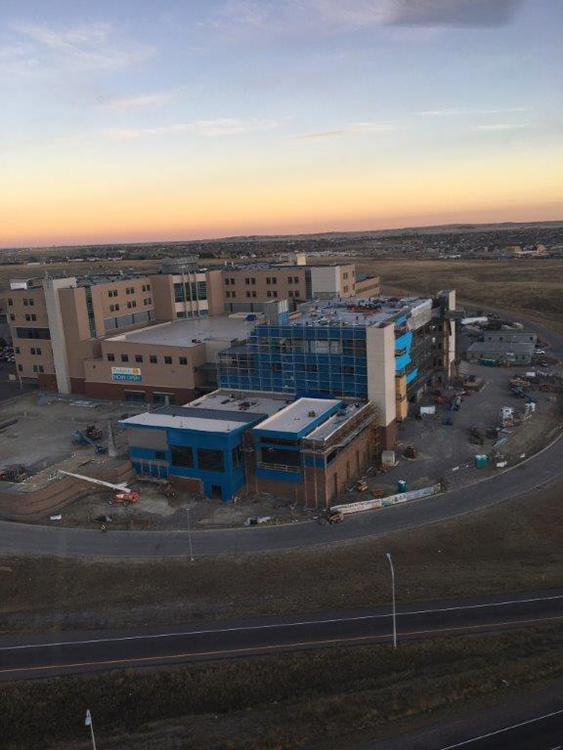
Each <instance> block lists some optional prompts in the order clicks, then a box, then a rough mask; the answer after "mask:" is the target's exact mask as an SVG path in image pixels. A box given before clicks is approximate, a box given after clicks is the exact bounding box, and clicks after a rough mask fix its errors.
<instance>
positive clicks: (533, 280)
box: [358, 260, 563, 331]
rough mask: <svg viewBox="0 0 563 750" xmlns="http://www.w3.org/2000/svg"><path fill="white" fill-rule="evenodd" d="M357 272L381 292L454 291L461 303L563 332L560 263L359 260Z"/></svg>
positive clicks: (562, 278)
mask: <svg viewBox="0 0 563 750" xmlns="http://www.w3.org/2000/svg"><path fill="white" fill-rule="evenodd" d="M358 269H359V270H360V271H362V272H364V273H377V274H379V275H380V276H381V278H382V283H383V287H384V289H385V288H387V289H389V290H391V289H392V290H394V291H395V290H401V291H405V292H409V291H416V292H423V293H432V292H436V291H437V290H439V289H448V288H451V289H456V290H457V293H458V298H460V299H462V300H468V301H471V302H474V303H476V304H478V305H483V306H484V307H488V306H490V307H496V308H500V309H506V310H513V311H515V312H517V313H521V314H523V315H526V316H527V317H529V318H534V319H537V320H538V322H540V323H544V324H546V325H550V326H551V327H553V328H557V329H558V330H560V331H563V261H560V260H538V261H511V262H498V261H439V260H428V261H424V260H372V261H368V260H359V261H358Z"/></svg>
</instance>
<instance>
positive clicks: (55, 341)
mask: <svg viewBox="0 0 563 750" xmlns="http://www.w3.org/2000/svg"><path fill="white" fill-rule="evenodd" d="M74 287H76V279H75V278H72V277H71V278H68V279H45V280H44V281H43V290H44V293H45V307H46V308H47V319H48V321H49V331H50V332H51V348H52V350H53V363H54V365H55V376H56V378H57V390H58V391H59V393H70V375H69V370H68V354H67V350H66V340H65V334H64V329H63V319H62V315H61V305H60V301H59V289H68V288H74Z"/></svg>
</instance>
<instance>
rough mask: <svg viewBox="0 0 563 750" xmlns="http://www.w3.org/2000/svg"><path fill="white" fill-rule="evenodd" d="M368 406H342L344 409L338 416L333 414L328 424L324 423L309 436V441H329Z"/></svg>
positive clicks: (356, 404)
mask: <svg viewBox="0 0 563 750" xmlns="http://www.w3.org/2000/svg"><path fill="white" fill-rule="evenodd" d="M367 405H368V404H367V403H365V402H362V403H354V404H342V408H341V409H340V410H339V411H338V412H337V413H336V414H333V416H332V417H329V418H328V419H327V420H326V422H323V423H322V424H321V425H319V426H318V427H316V428H315V429H314V430H313V431H312V432H310V433H309V434H308V435H307V440H328V438H329V437H330V436H331V435H332V434H333V433H335V432H336V431H337V430H339V429H340V428H341V427H342V426H343V425H344V424H345V423H346V422H348V421H349V420H350V419H352V417H355V416H356V414H357V413H358V412H359V411H361V410H362V409H365V407H366V406H367Z"/></svg>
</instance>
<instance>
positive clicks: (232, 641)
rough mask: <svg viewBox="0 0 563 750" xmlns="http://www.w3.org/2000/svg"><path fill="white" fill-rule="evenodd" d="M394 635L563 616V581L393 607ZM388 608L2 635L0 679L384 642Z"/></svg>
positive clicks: (483, 628)
mask: <svg viewBox="0 0 563 750" xmlns="http://www.w3.org/2000/svg"><path fill="white" fill-rule="evenodd" d="M396 621H397V634H398V640H399V641H403V640H405V639H407V638H408V639H412V638H428V637H431V636H447V635H459V634H463V633H470V634H478V633H483V632H488V631H500V630H506V629H508V628H513V627H525V626H528V625H540V624H542V623H543V624H546V623H556V622H562V621H563V589H560V590H556V591H550V592H541V593H537V594H529V595H527V596H524V595H523V596H519V597H512V598H510V599H505V600H502V599H500V600H499V599H494V598H492V597H486V598H481V599H473V600H462V601H445V602H431V603H428V604H424V603H423V604H413V605H408V606H405V607H400V608H399V609H398V610H397V618H396ZM392 632H393V617H392V614H391V611H390V608H389V607H387V608H385V609H384V608H382V607H378V608H376V609H372V610H370V611H367V612H366V611H364V612H361V613H348V614H339V613H336V614H327V615H318V616H313V617H311V616H303V617H291V618H288V617H285V618H277V619H273V618H269V619H262V620H255V621H252V622H238V623H237V622H233V623H221V624H217V623H215V624H213V625H209V626H198V627H197V628H194V627H187V628H184V629H176V630H173V631H167V632H163V631H155V630H152V631H151V630H144V631H133V632H131V631H120V632H108V631H102V632H100V633H91V632H88V633H63V634H61V633H56V634H48V635H45V636H37V635H33V636H19V637H8V636H6V637H2V638H1V639H0V679H10V680H13V679H21V678H27V677H49V676H53V675H55V674H61V673H70V672H77V673H78V672H89V671H93V670H97V669H102V670H105V669H115V668H125V667H142V666H156V665H167V666H169V665H171V664H178V663H183V662H190V661H202V660H217V659H231V658H235V657H240V656H251V655H258V654H268V653H275V652H279V651H296V650H301V649H311V648H323V647H326V646H333V645H359V644H363V643H370V642H371V643H391V642H392Z"/></svg>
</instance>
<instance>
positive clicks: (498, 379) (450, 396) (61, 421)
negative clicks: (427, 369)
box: [0, 361, 563, 530]
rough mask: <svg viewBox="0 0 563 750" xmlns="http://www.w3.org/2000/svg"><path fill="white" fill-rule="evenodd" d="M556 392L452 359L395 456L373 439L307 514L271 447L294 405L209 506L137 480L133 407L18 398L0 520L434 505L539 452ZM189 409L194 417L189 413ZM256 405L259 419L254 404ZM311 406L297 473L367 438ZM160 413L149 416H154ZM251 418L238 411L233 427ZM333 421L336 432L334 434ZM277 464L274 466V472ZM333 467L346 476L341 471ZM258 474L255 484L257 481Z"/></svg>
mask: <svg viewBox="0 0 563 750" xmlns="http://www.w3.org/2000/svg"><path fill="white" fill-rule="evenodd" d="M562 392H563V378H562V377H561V376H560V375H558V374H556V373H555V372H551V373H548V372H542V371H540V370H536V371H525V372H523V371H522V369H521V368H517V369H515V370H512V369H511V368H507V367H502V368H491V367H489V366H487V365H485V364H477V363H473V362H471V363H469V362H463V361H462V362H460V363H459V365H458V368H457V371H456V374H455V376H454V377H453V378H452V382H451V385H450V387H449V388H448V389H444V390H442V391H440V392H436V393H434V394H432V393H427V394H426V395H425V396H424V398H422V399H421V400H420V402H419V403H418V404H412V405H411V410H410V414H409V418H408V419H406V420H404V421H402V422H401V423H400V424H399V425H398V435H397V443H396V446H395V447H394V449H391V450H389V449H387V450H382V449H379V450H375V449H374V448H373V446H374V445H375V443H373V441H372V442H371V445H372V449H371V452H370V451H368V452H366V453H365V454H362V461H361V466H360V465H358V466H360V470H359V471H357V470H354V469H355V468H357V467H352V471H350V469H349V465H348V471H347V470H346V468H343V470H342V480H341V484H340V485H339V487H338V488H337V489H336V491H335V492H334V493H333V494H332V495H330V500H328V499H325V500H322V502H320V501H319V499H318V498H317V502H315V504H312V503H311V502H310V497H309V498H306V497H305V495H304V494H302V492H301V488H302V487H304V486H306V485H308V486H309V487H310V488H312V487H313V481H315V482H316V480H313V479H312V475H310V476H311V478H310V479H308V480H307V481H303V479H302V478H301V481H300V482H299V483H298V484H297V485H293V486H294V488H295V489H294V490H293V491H292V493H291V495H290V496H288V494H287V491H285V490H284V486H283V484H281V483H279V482H278V481H277V479H276V477H277V476H278V475H279V474H280V473H281V471H282V469H283V470H284V471H285V473H286V475H287V474H289V475H290V476H291V471H292V468H293V467H292V466H291V463H292V461H294V460H297V459H294V457H293V454H291V452H286V453H285V454H284V453H283V452H282V451H281V450H279V448H280V447H281V446H277V445H276V442H275V440H280V437H279V434H282V433H283V432H284V430H288V429H291V430H294V429H295V428H294V427H293V426H291V425H293V424H294V423H295V409H298V408H299V407H298V406H295V404H297V403H298V402H294V406H293V412H291V413H288V417H284V416H282V414H284V413H285V410H286V409H288V408H289V407H287V406H285V403H286V402H284V401H281V402H280V401H276V402H274V406H271V413H272V416H270V417H269V418H268V419H266V420H265V421H264V422H262V423H259V424H258V426H257V427H256V428H255V430H249V431H248V432H247V433H246V435H245V442H246V443H247V444H248V445H250V451H249V452H247V453H246V454H244V455H246V456H248V455H250V454H252V453H253V452H254V449H253V448H252V446H251V444H249V443H248V441H249V440H250V435H251V433H254V432H255V433H256V439H259V440H260V441H262V443H263V444H262V445H261V447H260V448H259V450H260V451H261V453H260V456H261V460H260V462H258V463H256V464H255V468H254V469H252V468H251V467H250V466H249V465H248V464H247V475H248V476H249V477H250V478H249V480H248V482H247V484H246V486H245V488H244V490H242V491H239V492H238V493H237V494H236V495H235V496H234V497H233V499H232V502H221V500H220V499H219V498H218V497H215V498H213V497H206V496H205V495H204V494H203V493H202V492H201V491H197V488H196V487H194V486H191V485H190V484H189V483H187V484H186V483H185V482H184V483H183V482H181V481H179V482H177V481H174V478H171V479H172V481H170V478H168V477H166V478H159V477H158V476H156V477H155V476H152V475H151V474H150V473H149V474H148V475H146V476H143V475H139V472H138V470H137V471H136V470H135V469H134V466H133V464H134V462H135V461H136V460H138V459H136V458H135V456H134V455H131V453H130V451H131V447H130V443H131V441H130V440H128V439H127V432H128V430H127V424H131V423H134V422H136V421H138V420H139V419H140V417H141V416H142V415H143V414H144V410H143V407H142V405H139V406H137V405H136V404H131V403H116V402H114V401H113V402H101V401H92V400H88V399H73V398H71V397H63V396H59V395H55V394H45V393H43V394H41V393H37V392H33V393H25V394H23V395H22V396H19V397H17V398H13V399H11V400H9V401H5V402H2V403H1V404H0V435H1V439H2V466H1V467H0V469H1V471H2V474H1V478H2V481H1V482H0V516H1V518H2V519H3V520H13V521H20V522H27V523H39V524H47V525H62V526H83V527H86V528H100V529H102V530H104V529H107V530H111V529H137V530H143V529H147V530H148V529H153V530H154V529H157V530H158V529H183V530H185V529H186V528H187V527H188V526H189V524H190V523H191V524H193V526H194V527H199V528H216V527H224V526H240V525H243V524H246V525H254V524H256V525H259V524H272V523H292V522H296V521H300V520H305V519H310V518H312V517H318V516H319V513H320V515H321V517H322V516H323V514H324V512H325V511H326V510H327V508H328V507H332V506H337V507H342V506H343V505H344V506H350V508H349V510H350V511H352V510H353V505H354V503H356V504H358V503H359V504H360V506H361V505H365V504H366V502H367V503H368V504H367V506H366V508H370V507H372V508H377V507H385V506H386V505H390V504H394V503H395V502H401V501H403V500H409V499H411V498H413V497H414V498H416V497H419V496H420V497H424V495H425V493H427V492H429V489H428V488H433V489H432V493H433V494H434V493H435V492H437V491H440V492H443V491H447V490H450V489H456V488H459V487H462V486H466V485H470V484H472V483H474V482H476V481H480V480H481V479H483V478H484V477H486V476H489V475H491V474H492V473H495V472H499V471H502V470H505V469H506V468H509V467H511V466H513V465H514V464H516V463H519V462H521V461H523V460H524V459H525V458H526V457H529V456H530V455H532V454H533V453H535V452H537V451H538V450H541V448H542V447H544V446H545V445H547V444H549V443H550V442H551V441H553V440H554V439H555V438H556V437H557V436H558V435H559V433H560V425H561V416H562V409H561V394H562ZM219 395H220V394H219ZM211 397H213V394H211ZM228 400H229V399H227V401H228ZM216 401H217V399H216ZM219 401H220V399H219ZM303 401H306V400H305V399H303ZM309 401H311V402H312V401H314V400H309ZM211 403H212V402H209V403H208V406H209V405H211ZM202 405H203V406H205V404H202ZM280 405H281V407H283V408H282V411H281V412H280V411H279V409H280ZM188 406H190V407H192V408H193V407H194V404H189V405H188ZM228 407H230V408H231V411H232V408H233V404H232V403H231V404H225V406H223V407H222V408H223V409H226V408H228ZM197 408H201V407H198V406H197V402H196V406H195V409H197ZM257 408H258V407H257ZM259 408H260V409H261V410H262V411H263V410H264V408H265V401H264V399H262V403H261V404H260V407H259ZM315 408H317V409H318V406H317V405H315ZM323 408H325V409H326V410H327V411H326V415H325V418H326V421H325V423H324V424H321V425H317V422H318V416H320V415H321V412H320V411H319V412H318V414H317V412H315V411H314V410H313V409H312V408H311V403H306V404H304V405H303V409H304V411H303V412H302V415H299V414H298V415H297V416H298V418H299V419H300V420H301V423H302V425H305V426H307V429H309V426H310V427H311V431H310V432H309V434H308V435H307V434H305V432H306V431H307V430H305V431H304V432H303V434H302V435H301V438H302V439H301V443H302V450H303V451H304V457H303V459H300V460H302V461H303V463H306V462H309V463H311V464H313V461H314V460H315V459H314V455H316V452H318V450H320V451H321V453H319V455H323V454H328V453H330V446H331V445H334V444H335V440H334V438H333V437H332V435H333V434H336V435H337V436H340V435H342V436H344V435H346V436H347V437H346V439H349V437H348V436H350V437H352V438H355V437H356V433H357V432H358V428H359V427H360V428H363V427H366V426H368V427H369V424H374V423H373V419H374V418H376V415H375V413H374V410H373V409H372V410H371V411H369V409H368V411H369V414H368V411H366V410H365V408H364V409H359V410H358V408H357V407H354V406H353V405H350V409H351V410H350V411H348V412H347V413H346V410H344V411H343V410H342V406H341V405H340V402H335V404H334V406H332V404H331V402H330V401H327V402H324V404H323ZM179 409H180V411H181V408H179ZM244 409H247V407H244ZM158 411H159V410H158V409H157V410H156V411H155V412H152V413H153V414H154V415H155V418H156V417H157V412H158ZM208 411H209V409H208ZM276 411H277V414H276ZM224 414H225V415H228V414H230V412H228V411H227V412H224ZM313 414H315V416H314V417H313V416H312V415H313ZM370 415H371V416H370ZM202 416H203V414H202ZM207 416H209V414H208V415H207ZM249 417H250V415H248V413H247V412H245V420H247V421H248V419H249ZM168 418H169V419H170V418H172V417H168ZM145 419H146V418H145ZM330 420H332V422H331V421H330ZM370 420H371V422H370ZM301 423H300V424H301ZM332 423H335V427H338V428H339V429H338V430H337V431H336V433H335V428H334V427H331V425H332ZM340 423H342V424H343V427H339V424H340ZM344 423H346V424H344ZM204 428H205V426H204ZM372 429H373V428H372ZM228 430H229V431H230V430H231V428H228ZM274 431H275V432H274ZM278 433H279V434H278ZM295 434H296V435H297V433H295ZM274 435H275V436H276V437H275V439H274V438H273V436H274ZM294 437H295V435H294ZM326 437H328V438H330V439H331V440H332V442H330V440H329V442H328V443H327V448H325V447H324V444H321V443H322V441H323V440H324V439H325V438H326ZM342 439H344V438H341V437H338V440H339V441H341V440H342ZM319 440H320V441H321V443H319ZM365 445H366V446H367V445H368V443H365ZM307 451H309V453H311V458H310V459H307ZM280 457H281V458H280ZM281 460H284V461H285V464H286V465H285V467H282V466H280V465H278V464H277V463H272V462H273V461H275V462H277V461H281ZM268 462H270V463H268ZM340 463H341V464H342V465H343V467H346V462H345V461H344V460H341V462H340ZM310 469H311V470H312V466H311V467H310ZM261 471H262V472H263V473H264V472H265V476H264V477H263V478H262V479H258V481H257V480H256V474H257V473H258V474H259V473H260V472H261ZM305 471H307V468H306V467H305ZM295 476H296V477H297V475H295ZM326 481H327V483H328V481H329V479H328V478H327V480H326ZM280 487H281V489H280ZM298 488H299V489H298ZM199 489H200V490H201V488H199ZM318 491H319V490H318V488H317V487H315V492H318ZM309 492H310V494H311V493H312V489H310V490H309ZM319 497H320V496H319ZM323 497H325V498H328V497H329V495H328V494H327V495H323ZM386 498H388V499H389V500H388V502H386V500H385V499H386ZM307 499H308V500H309V502H307ZM371 501H373V502H371ZM378 501H379V502H378ZM186 511H189V513H187V512H186Z"/></svg>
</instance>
